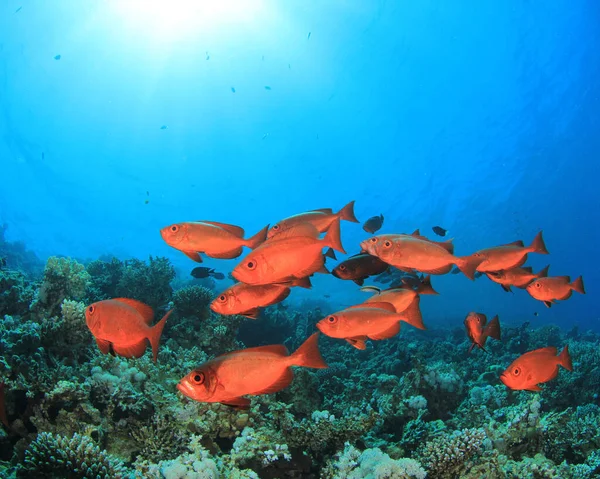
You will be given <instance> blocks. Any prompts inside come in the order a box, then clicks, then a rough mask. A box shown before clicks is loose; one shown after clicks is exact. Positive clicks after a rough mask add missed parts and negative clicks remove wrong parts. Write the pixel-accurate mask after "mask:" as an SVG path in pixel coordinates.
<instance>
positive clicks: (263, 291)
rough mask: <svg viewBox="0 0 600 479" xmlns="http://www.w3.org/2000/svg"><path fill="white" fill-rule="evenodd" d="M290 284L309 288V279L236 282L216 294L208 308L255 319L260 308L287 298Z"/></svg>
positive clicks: (217, 311) (225, 313)
mask: <svg viewBox="0 0 600 479" xmlns="http://www.w3.org/2000/svg"><path fill="white" fill-rule="evenodd" d="M291 286H300V287H303V288H310V287H311V284H310V279H309V278H302V279H299V280H296V281H292V282H291V283H289V284H264V285H250V284H246V283H236V284H234V285H233V286H231V287H230V288H227V289H226V290H225V291H223V292H222V293H221V294H220V295H219V296H217V297H216V298H215V299H214V300H213V302H212V303H210V309H212V310H213V311H214V312H215V313H219V314H224V315H231V314H239V315H241V316H245V317H247V318H250V319H257V318H258V315H259V313H260V308H265V307H267V306H271V305H273V304H277V303H279V302H281V301H283V300H284V299H285V298H287V297H288V296H289V294H290V287H291Z"/></svg>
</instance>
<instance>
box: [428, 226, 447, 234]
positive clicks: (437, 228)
mask: <svg viewBox="0 0 600 479" xmlns="http://www.w3.org/2000/svg"><path fill="white" fill-rule="evenodd" d="M431 229H432V230H433V232H434V233H435V234H436V235H438V236H446V233H448V230H446V229H444V228H442V227H441V226H434V227H433V228H431Z"/></svg>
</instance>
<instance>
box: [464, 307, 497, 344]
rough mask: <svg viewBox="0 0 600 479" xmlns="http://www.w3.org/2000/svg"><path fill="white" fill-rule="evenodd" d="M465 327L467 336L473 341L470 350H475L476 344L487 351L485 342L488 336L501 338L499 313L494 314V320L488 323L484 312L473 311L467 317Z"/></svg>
mask: <svg viewBox="0 0 600 479" xmlns="http://www.w3.org/2000/svg"><path fill="white" fill-rule="evenodd" d="M464 323H465V328H466V329H467V336H469V339H470V340H471V341H472V344H471V347H470V348H469V352H471V351H472V350H473V348H474V347H475V346H477V347H479V348H480V349H483V350H484V351H485V348H484V346H485V342H486V341H487V338H494V339H498V340H499V339H500V321H499V320H498V315H496V316H494V317H493V318H492V320H491V321H490V322H489V323H488V324H486V323H487V317H486V315H485V314H482V313H474V312H471V313H469V314H468V315H467V317H466V318H465V321H464Z"/></svg>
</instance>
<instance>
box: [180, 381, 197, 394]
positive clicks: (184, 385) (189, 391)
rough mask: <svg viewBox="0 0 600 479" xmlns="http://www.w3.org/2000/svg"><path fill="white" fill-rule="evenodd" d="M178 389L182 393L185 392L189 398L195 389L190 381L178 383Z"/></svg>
mask: <svg viewBox="0 0 600 479" xmlns="http://www.w3.org/2000/svg"><path fill="white" fill-rule="evenodd" d="M177 390H178V391H179V392H180V393H181V394H183V395H184V396H187V397H189V398H191V397H192V393H193V391H194V390H193V389H192V387H191V386H190V385H189V384H188V383H184V382H180V383H177Z"/></svg>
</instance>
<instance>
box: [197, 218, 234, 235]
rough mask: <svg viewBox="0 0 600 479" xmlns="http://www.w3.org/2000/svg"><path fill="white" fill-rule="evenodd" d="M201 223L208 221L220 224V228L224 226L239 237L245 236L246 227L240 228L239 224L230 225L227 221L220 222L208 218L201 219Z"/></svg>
mask: <svg viewBox="0 0 600 479" xmlns="http://www.w3.org/2000/svg"><path fill="white" fill-rule="evenodd" d="M200 223H207V224H209V225H213V226H218V227H219V228H222V229H224V230H225V231H229V232H230V233H231V234H232V235H235V236H237V237H238V238H243V237H244V228H240V227H239V226H235V225H230V224H227V223H218V222H217V221H206V220H201V221H200Z"/></svg>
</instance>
